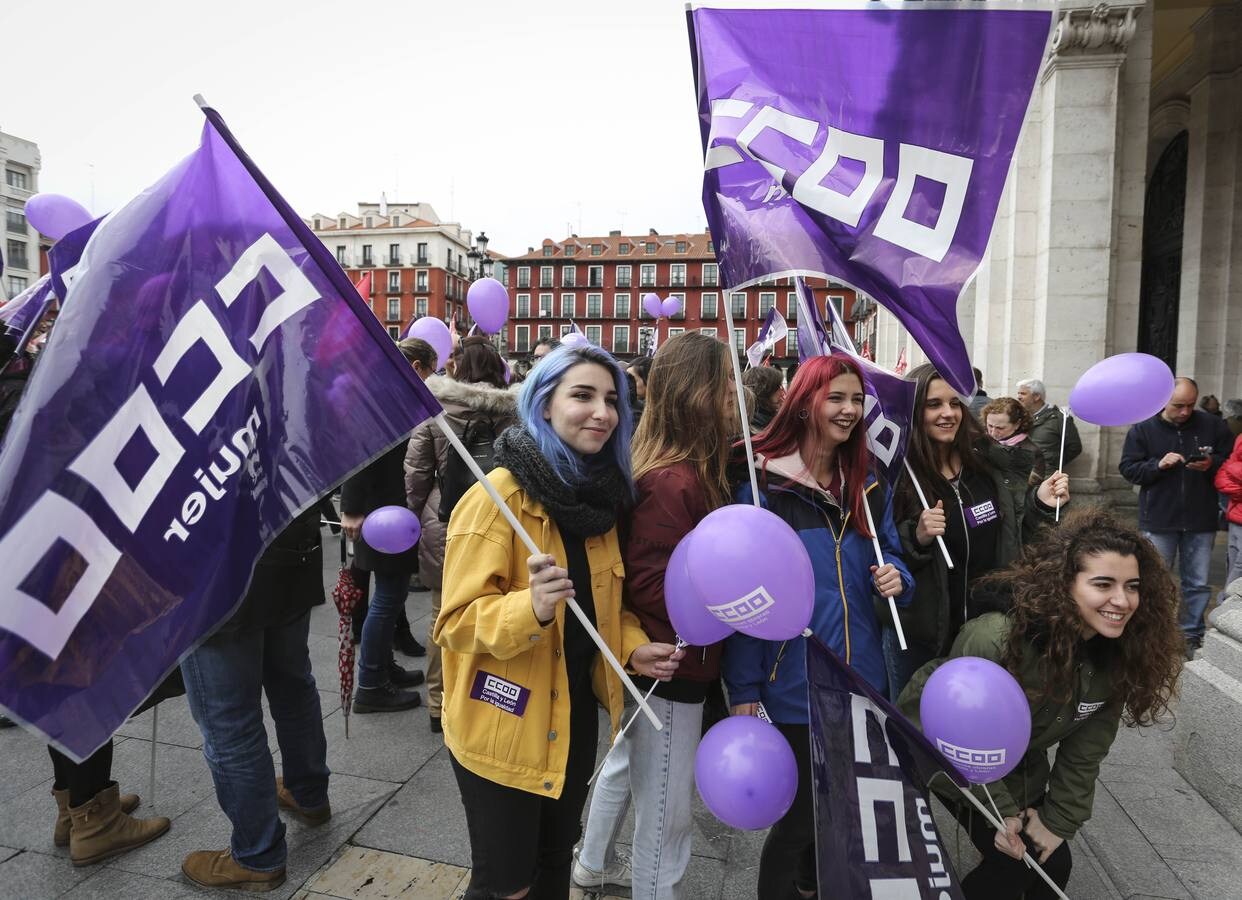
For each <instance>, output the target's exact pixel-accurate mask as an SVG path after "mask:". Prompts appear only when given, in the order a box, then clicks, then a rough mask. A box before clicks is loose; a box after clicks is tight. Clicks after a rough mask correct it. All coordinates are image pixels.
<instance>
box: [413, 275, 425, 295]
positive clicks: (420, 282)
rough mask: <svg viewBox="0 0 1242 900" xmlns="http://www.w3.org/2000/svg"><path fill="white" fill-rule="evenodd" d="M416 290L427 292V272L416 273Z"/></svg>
mask: <svg viewBox="0 0 1242 900" xmlns="http://www.w3.org/2000/svg"><path fill="white" fill-rule="evenodd" d="M414 290H416V291H425V290H427V272H426V270H422V271H419V272H415V273H414Z"/></svg>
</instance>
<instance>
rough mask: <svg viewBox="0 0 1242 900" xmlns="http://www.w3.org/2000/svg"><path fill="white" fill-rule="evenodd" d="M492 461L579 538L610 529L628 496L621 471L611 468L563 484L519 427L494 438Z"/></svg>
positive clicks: (534, 444) (515, 426) (527, 434)
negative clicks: (583, 479) (584, 478)
mask: <svg viewBox="0 0 1242 900" xmlns="http://www.w3.org/2000/svg"><path fill="white" fill-rule="evenodd" d="M495 458H496V465H498V466H504V467H505V468H506V469H508V470H509V471H510V472H512V473H513V477H514V478H516V479H517V480H518V484H520V485H522V488H523V489H524V490H525V491H526V493H527V494H529V495H530V496H531V497H532V498H533V499H534V500H537V501H538V502H539V503H541V504H542V505H543V507H544V508H545V509H546V510H547V511H548V513H549V514H550V515H551V516H552V518H553V519H555V520H556V524H557V526H558V527H559V528H561V529H562V530H563V531H568V532H571V533H573V534H577V535H580V536H582V537H591V536H593V535H597V534H603V533H604V532H606V531H608V530H609V529H610V528H612V527H613V526H614V525H615V524H616V523H617V514H618V513H619V512H620V510H621V506H622V504H623V503H625V502H626V500H627V499H628V496H629V488H628V486H627V485H626V483H625V479H624V478H623V477H622V475H621V470H620V469H618V468H617V467H616V466H613V465H602V466H598V467H596V468H593V469H592V470H591V472H590V475H589V477H588V478H587V479H586V480H585V481H582V482H579V483H577V484H566V483H565V482H564V481H562V480H561V477H560V476H559V475H557V474H556V471H555V470H554V469H553V468H552V466H551V464H550V463H549V462H548V460H547V459H546V458H545V457H544V455H543V454H542V453H540V452H539V447H538V445H537V444H536V443H535V439H534V438H532V437H531V436H530V432H528V431H527V430H526V429H525V428H523V427H522V426H521V425H514V426H513V427H511V428H506V429H505V430H504V431H503V432H501V435H500V437H498V438H496V457H495Z"/></svg>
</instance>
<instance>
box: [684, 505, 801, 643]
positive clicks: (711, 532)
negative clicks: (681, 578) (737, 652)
mask: <svg viewBox="0 0 1242 900" xmlns="http://www.w3.org/2000/svg"><path fill="white" fill-rule="evenodd" d="M694 534H695V537H694V540H693V541H692V542H691V544H690V549H689V551H688V552H687V555H686V562H687V566H688V568H689V570H690V582H691V584H693V585H694V588H695V590H696V591H697V592H698V594H699V596H700V597H702V598H703V601H704V602H705V603H706V604H707V610H708V612H710V613H711V614H712V615H713V616H715V617H716V618H717V619H719V620H720V621H721V622H724V623H725V624H727V625H729V626H730V627H731V628H733V629H734V630H736V631H740V632H742V633H743V634H749V635H751V636H752V637H757V638H763V639H764V640H769V641H785V640H789V639H791V638H795V637H797V636H798V635H800V634H801V633H802V631H803V629H805V628H806V627H807V625H808V624H810V621H811V610H812V608H813V606H814V604H815V570H814V569H813V568H812V567H811V557H810V555H809V554H808V553H807V552H806V547H805V546H803V544H802V541H801V539H800V538H799V537H798V535H797V532H795V531H794V530H793V529H792V528H790V527H789V526H788V525H787V524H785V522H784V521H782V520H781V519H780V517H778V516H776V515H774V514H773V513H770V512H768V511H767V510H766V509H761V508H760V507H758V506H751V505H750V504H734V505H732V506H722V507H721V508H720V509H717V510H715V511H714V512H711V513H708V514H707V516H706V517H705V518H704V519H703V521H702V522H700V523H699V524H698V526H697V527H696V528H695V529H694Z"/></svg>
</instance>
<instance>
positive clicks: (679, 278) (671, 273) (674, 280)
mask: <svg viewBox="0 0 1242 900" xmlns="http://www.w3.org/2000/svg"><path fill="white" fill-rule="evenodd" d="M668 283H669V284H671V285H672V286H673V287H685V286H686V264H685V263H673V264H672V265H671V266H669V267H668Z"/></svg>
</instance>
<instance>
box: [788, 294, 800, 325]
mask: <svg viewBox="0 0 1242 900" xmlns="http://www.w3.org/2000/svg"><path fill="white" fill-rule="evenodd" d="M785 318H786V319H788V320H789V321H790V322H793V321H794V320H796V319H797V318H798V292H797V291H790V292H789V293H787V294H786V295H785Z"/></svg>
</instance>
